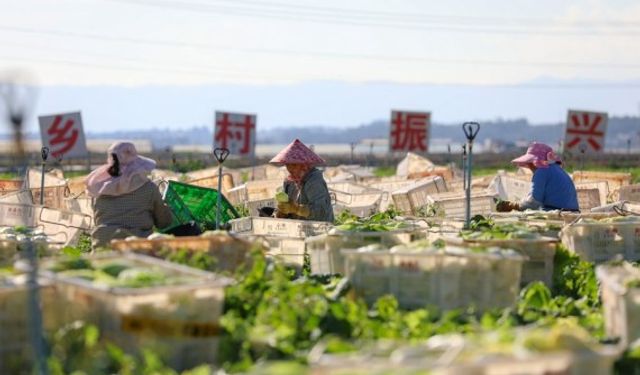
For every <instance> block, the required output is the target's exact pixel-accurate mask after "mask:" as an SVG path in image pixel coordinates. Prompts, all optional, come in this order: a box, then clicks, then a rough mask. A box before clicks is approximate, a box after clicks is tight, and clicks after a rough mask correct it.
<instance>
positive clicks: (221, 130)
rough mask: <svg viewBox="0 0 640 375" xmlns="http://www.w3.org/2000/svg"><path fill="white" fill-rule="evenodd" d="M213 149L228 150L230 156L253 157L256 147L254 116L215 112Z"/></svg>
mask: <svg viewBox="0 0 640 375" xmlns="http://www.w3.org/2000/svg"><path fill="white" fill-rule="evenodd" d="M213 144H214V147H222V148H228V149H229V152H230V154H231V155H235V156H253V155H254V152H255V146H256V115H250V114H242V113H229V112H216V125H215V131H214V136H213Z"/></svg>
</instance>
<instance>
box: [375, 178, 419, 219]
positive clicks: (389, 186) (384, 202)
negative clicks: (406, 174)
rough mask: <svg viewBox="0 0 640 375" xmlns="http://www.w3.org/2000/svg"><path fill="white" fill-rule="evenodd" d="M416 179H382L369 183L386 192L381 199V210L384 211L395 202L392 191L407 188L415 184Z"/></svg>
mask: <svg viewBox="0 0 640 375" xmlns="http://www.w3.org/2000/svg"><path fill="white" fill-rule="evenodd" d="M415 183H416V180H407V179H397V178H394V179H382V180H379V181H376V182H372V183H369V186H370V187H372V188H374V189H378V190H382V191H383V192H384V193H385V194H383V195H382V198H381V200H380V211H384V210H386V209H387V208H389V205H390V204H392V203H393V197H392V196H391V193H393V192H394V191H396V190H402V189H405V188H407V187H408V186H412V185H415Z"/></svg>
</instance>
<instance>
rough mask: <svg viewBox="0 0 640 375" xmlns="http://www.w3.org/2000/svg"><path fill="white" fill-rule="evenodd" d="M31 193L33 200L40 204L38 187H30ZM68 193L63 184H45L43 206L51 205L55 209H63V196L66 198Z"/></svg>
mask: <svg viewBox="0 0 640 375" xmlns="http://www.w3.org/2000/svg"><path fill="white" fill-rule="evenodd" d="M30 190H31V195H32V197H33V201H34V202H35V203H37V204H40V191H41V189H40V188H31V189H30ZM69 195H70V190H69V188H68V187H67V186H66V185H64V186H45V188H44V197H43V201H44V204H43V205H44V206H45V207H51V208H56V209H64V208H65V204H64V200H65V198H68V197H69Z"/></svg>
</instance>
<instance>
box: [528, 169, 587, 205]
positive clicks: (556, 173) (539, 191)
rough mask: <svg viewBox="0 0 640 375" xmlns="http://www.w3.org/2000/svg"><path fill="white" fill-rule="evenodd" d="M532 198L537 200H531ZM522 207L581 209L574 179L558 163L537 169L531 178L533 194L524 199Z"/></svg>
mask: <svg viewBox="0 0 640 375" xmlns="http://www.w3.org/2000/svg"><path fill="white" fill-rule="evenodd" d="M531 198H533V201H535V202H531ZM522 206H524V207H522ZM535 206H538V207H535ZM521 208H522V209H526V208H541V209H543V210H571V211H577V210H579V207H578V194H577V193H576V187H575V185H574V184H573V180H571V177H570V176H569V175H568V174H567V172H565V171H564V169H562V167H561V166H560V165H559V164H557V163H553V164H550V165H549V167H548V168H538V169H536V171H535V172H533V178H532V179H531V196H530V197H529V199H525V201H523V204H522V205H521Z"/></svg>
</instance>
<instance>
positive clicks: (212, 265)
mask: <svg viewBox="0 0 640 375" xmlns="http://www.w3.org/2000/svg"><path fill="white" fill-rule="evenodd" d="M158 256H159V257H161V258H163V259H165V260H168V261H170V262H174V263H179V264H184V265H186V266H189V267H193V268H197V269H200V270H203V271H216V270H217V266H218V260H217V259H216V258H214V257H213V256H211V254H209V253H207V252H204V251H193V250H189V249H186V248H184V249H178V250H172V249H168V248H167V249H162V250H161V251H159V252H158Z"/></svg>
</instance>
